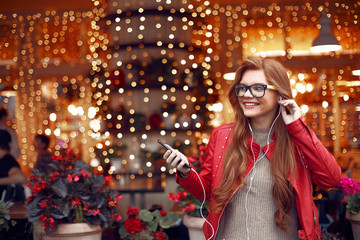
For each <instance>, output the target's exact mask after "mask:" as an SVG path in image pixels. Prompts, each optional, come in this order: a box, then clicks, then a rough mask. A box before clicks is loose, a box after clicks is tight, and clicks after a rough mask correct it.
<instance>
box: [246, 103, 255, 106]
mask: <svg viewBox="0 0 360 240" xmlns="http://www.w3.org/2000/svg"><path fill="white" fill-rule="evenodd" d="M244 105H245V106H256V105H257V103H244Z"/></svg>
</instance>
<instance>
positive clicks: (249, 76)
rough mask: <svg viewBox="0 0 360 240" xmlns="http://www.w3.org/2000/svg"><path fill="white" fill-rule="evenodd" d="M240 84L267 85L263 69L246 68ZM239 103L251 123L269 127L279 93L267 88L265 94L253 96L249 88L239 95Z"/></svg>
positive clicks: (275, 111) (273, 116)
mask: <svg viewBox="0 0 360 240" xmlns="http://www.w3.org/2000/svg"><path fill="white" fill-rule="evenodd" d="M240 83H241V84H244V85H246V86H251V85H253V84H264V85H269V83H268V82H267V80H266V78H265V74H264V71H263V70H247V71H245V72H244V74H243V77H242V79H241V81H240ZM238 100H239V104H240V107H241V109H242V110H243V111H244V114H245V116H246V117H248V118H250V121H251V123H252V124H253V123H258V125H257V126H254V127H261V128H269V127H270V126H271V123H272V121H273V120H274V118H275V115H276V113H277V106H278V100H279V94H278V92H277V91H275V90H272V89H269V88H267V89H266V90H265V95H264V96H263V97H261V98H256V97H253V96H252V94H251V93H250V90H247V91H246V92H245V95H244V96H243V97H239V98H238ZM259 124H260V126H259Z"/></svg>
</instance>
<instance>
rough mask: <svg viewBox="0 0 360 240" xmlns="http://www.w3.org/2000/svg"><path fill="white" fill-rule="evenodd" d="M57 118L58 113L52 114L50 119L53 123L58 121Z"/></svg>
mask: <svg viewBox="0 0 360 240" xmlns="http://www.w3.org/2000/svg"><path fill="white" fill-rule="evenodd" d="M56 118H57V116H56V113H51V114H50V116H49V119H50V121H52V122H55V121H56Z"/></svg>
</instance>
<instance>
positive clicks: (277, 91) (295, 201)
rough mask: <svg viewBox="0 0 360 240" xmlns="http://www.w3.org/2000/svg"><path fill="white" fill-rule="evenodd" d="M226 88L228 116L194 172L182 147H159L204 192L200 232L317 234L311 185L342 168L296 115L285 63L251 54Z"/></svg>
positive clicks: (187, 184) (335, 176)
mask: <svg viewBox="0 0 360 240" xmlns="http://www.w3.org/2000/svg"><path fill="white" fill-rule="evenodd" d="M228 96H229V100H230V103H231V105H232V107H233V109H234V112H235V121H234V123H232V124H227V125H223V126H220V127H218V128H216V129H215V130H214V131H213V133H212V135H211V138H210V141H209V144H208V146H207V150H206V152H205V161H204V164H203V166H202V169H201V172H200V174H199V175H197V174H196V173H195V171H191V169H189V168H187V167H186V166H185V164H186V163H189V161H188V160H187V159H186V157H185V156H184V155H183V154H182V153H179V152H178V151H176V150H174V149H171V150H172V151H166V152H165V154H164V159H166V162H167V163H169V164H170V165H172V166H173V167H176V168H177V173H178V174H177V178H176V180H177V182H178V183H179V184H180V185H181V186H182V187H184V188H185V189H187V190H188V191H190V193H191V194H193V195H194V196H196V197H197V198H199V199H203V198H204V193H205V198H206V199H210V214H209V215H208V217H207V222H206V223H205V224H204V227H203V229H204V233H205V237H206V239H221V240H222V239H226V240H229V239H277V240H278V239H298V238H299V233H301V235H302V236H304V235H305V236H306V237H307V239H320V234H321V232H320V226H319V223H318V212H317V208H316V206H315V204H314V202H313V200H312V192H313V189H312V185H313V183H314V184H317V185H318V186H319V187H321V188H324V189H326V188H330V187H333V186H336V185H337V183H338V182H339V180H340V176H341V170H340V167H339V166H338V165H337V163H336V161H335V159H334V157H333V156H332V155H331V154H330V153H329V152H328V151H327V149H326V148H325V147H324V146H323V145H322V143H321V142H320V141H319V139H318V138H317V137H316V135H315V134H314V132H313V131H312V130H311V129H309V127H308V126H307V125H306V123H305V122H304V120H303V119H302V118H301V110H300V108H299V107H298V105H297V104H296V102H295V101H294V100H293V99H292V94H291V88H290V83H289V79H288V76H287V73H286V70H285V69H284V67H283V66H282V65H281V64H280V63H278V62H277V61H275V60H271V59H263V58H259V57H250V58H249V59H246V60H244V62H243V64H242V65H241V66H240V68H239V69H238V70H237V72H236V77H235V81H234V86H233V88H232V89H231V90H230V91H229V95H228ZM203 187H204V191H203Z"/></svg>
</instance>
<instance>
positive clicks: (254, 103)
mask: <svg viewBox="0 0 360 240" xmlns="http://www.w3.org/2000/svg"><path fill="white" fill-rule="evenodd" d="M243 104H244V107H245V108H248V109H249V108H254V107H256V106H259V105H260V104H259V103H256V102H243Z"/></svg>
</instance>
